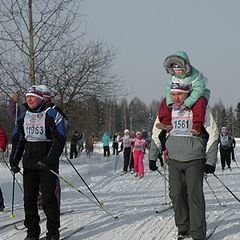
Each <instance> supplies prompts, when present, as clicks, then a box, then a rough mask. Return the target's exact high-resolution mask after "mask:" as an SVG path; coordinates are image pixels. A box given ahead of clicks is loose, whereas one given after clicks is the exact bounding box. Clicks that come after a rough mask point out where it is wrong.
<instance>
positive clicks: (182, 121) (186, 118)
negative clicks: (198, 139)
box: [170, 109, 193, 137]
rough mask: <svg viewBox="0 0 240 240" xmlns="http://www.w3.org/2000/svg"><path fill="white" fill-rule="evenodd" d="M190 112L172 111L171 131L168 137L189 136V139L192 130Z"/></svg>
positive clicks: (191, 115)
mask: <svg viewBox="0 0 240 240" xmlns="http://www.w3.org/2000/svg"><path fill="white" fill-rule="evenodd" d="M192 117H193V114H192V111H189V110H183V111H179V110H174V109H173V110H172V126H173V128H172V130H171V131H170V135H173V136H189V137H191V136H192V134H191V129H192Z"/></svg>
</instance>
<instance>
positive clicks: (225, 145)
mask: <svg viewBox="0 0 240 240" xmlns="http://www.w3.org/2000/svg"><path fill="white" fill-rule="evenodd" d="M234 141H235V139H234V138H233V137H232V136H231V134H230V133H229V131H228V129H227V127H222V128H221V131H220V134H219V150H220V157H221V165H222V171H224V169H225V166H226V164H227V166H228V169H229V170H231V152H232V147H233V142H234Z"/></svg>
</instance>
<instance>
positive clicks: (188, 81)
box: [159, 51, 210, 135]
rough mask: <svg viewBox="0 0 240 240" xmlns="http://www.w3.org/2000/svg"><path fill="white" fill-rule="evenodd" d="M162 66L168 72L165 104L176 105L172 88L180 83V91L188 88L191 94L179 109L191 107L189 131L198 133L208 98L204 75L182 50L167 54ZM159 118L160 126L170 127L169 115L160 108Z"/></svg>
mask: <svg viewBox="0 0 240 240" xmlns="http://www.w3.org/2000/svg"><path fill="white" fill-rule="evenodd" d="M164 67H165V69H166V71H167V73H169V74H170V79H169V81H168V82H167V88H166V102H167V106H168V107H172V108H177V107H178V106H177V105H176V104H175V103H174V102H173V101H172V99H171V96H170V92H171V91H172V89H174V88H175V87H176V88H178V86H179V85H181V91H182V92H188V89H190V92H191V94H189V95H188V97H187V98H186V99H185V100H184V103H183V104H182V106H181V109H180V110H181V111H182V110H184V109H185V108H191V110H192V113H193V126H192V129H191V132H192V134H193V135H199V134H200V132H201V125H202V124H203V123H204V121H205V112H206V107H207V104H208V100H209V98H210V90H209V89H207V88H206V81H207V79H206V77H204V76H203V74H202V73H200V72H199V71H198V70H197V69H196V68H194V67H193V66H192V65H191V64H190V62H189V58H188V55H187V54H186V53H185V52H183V51H177V52H176V53H175V54H174V55H171V56H168V57H167V58H166V59H165V61H164ZM159 120H160V122H161V123H162V124H163V125H162V126H161V127H163V128H165V129H166V130H168V129H169V130H170V129H171V128H172V125H171V116H169V115H165V114H164V112H161V109H160V110H159Z"/></svg>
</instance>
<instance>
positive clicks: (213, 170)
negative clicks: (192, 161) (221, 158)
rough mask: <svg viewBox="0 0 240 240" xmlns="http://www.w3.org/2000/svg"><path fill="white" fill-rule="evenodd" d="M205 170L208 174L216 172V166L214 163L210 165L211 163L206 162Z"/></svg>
mask: <svg viewBox="0 0 240 240" xmlns="http://www.w3.org/2000/svg"><path fill="white" fill-rule="evenodd" d="M204 172H205V173H206V174H208V173H214V172H215V167H214V166H212V165H209V164H205V166H204Z"/></svg>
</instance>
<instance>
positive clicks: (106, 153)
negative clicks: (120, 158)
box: [102, 132, 110, 157]
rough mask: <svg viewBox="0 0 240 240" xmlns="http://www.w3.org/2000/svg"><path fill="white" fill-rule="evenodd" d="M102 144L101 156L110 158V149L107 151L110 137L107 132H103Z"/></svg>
mask: <svg viewBox="0 0 240 240" xmlns="http://www.w3.org/2000/svg"><path fill="white" fill-rule="evenodd" d="M102 143H103V156H104V157H109V156H110V149H109V143H110V136H109V134H108V133H107V132H104V134H103V136H102Z"/></svg>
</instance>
